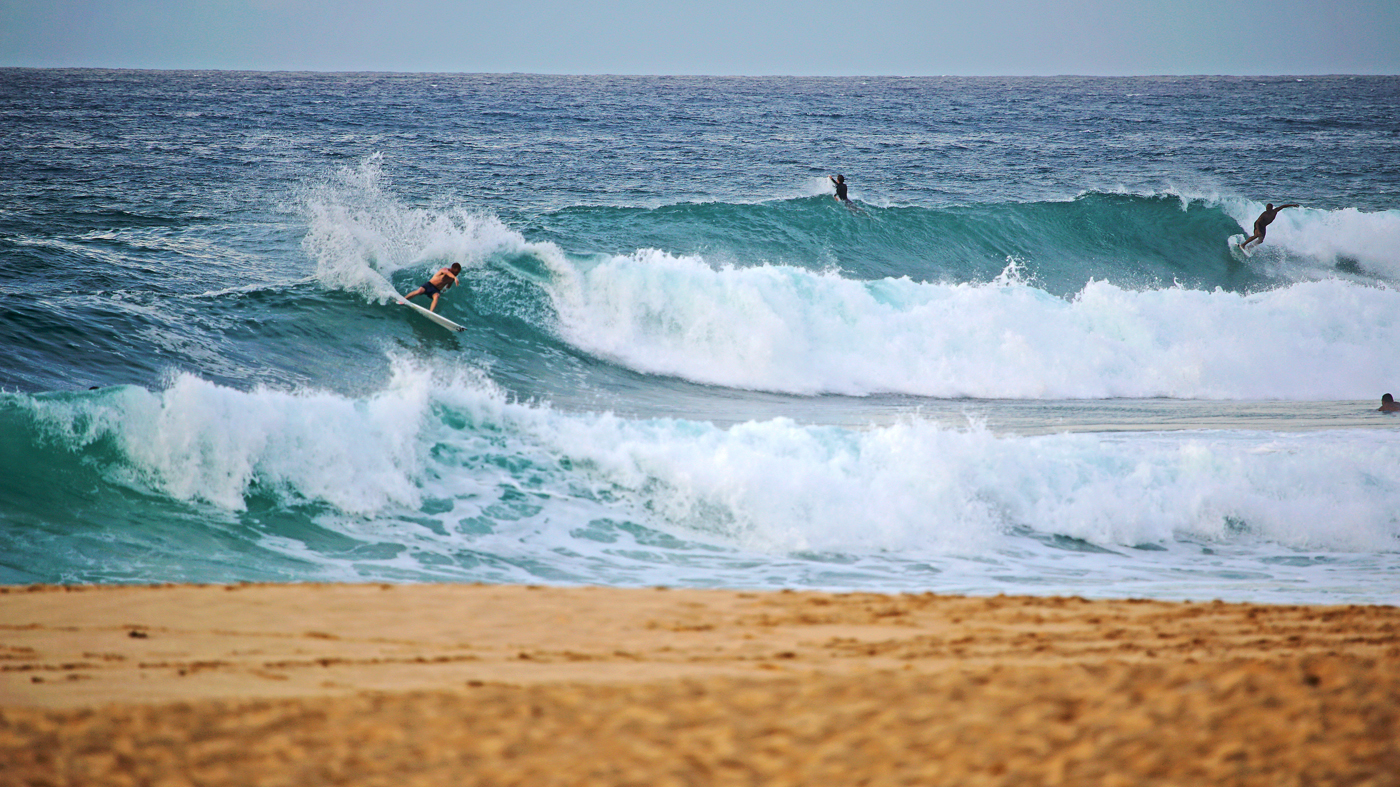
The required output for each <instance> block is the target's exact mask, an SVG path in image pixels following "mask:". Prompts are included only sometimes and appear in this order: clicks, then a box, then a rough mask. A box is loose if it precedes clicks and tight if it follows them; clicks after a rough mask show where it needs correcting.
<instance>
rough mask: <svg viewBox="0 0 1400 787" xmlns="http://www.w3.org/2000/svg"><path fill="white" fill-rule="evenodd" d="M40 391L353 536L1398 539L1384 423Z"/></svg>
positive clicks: (778, 550) (428, 377)
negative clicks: (640, 530)
mask: <svg viewBox="0 0 1400 787" xmlns="http://www.w3.org/2000/svg"><path fill="white" fill-rule="evenodd" d="M35 407H36V409H37V410H38V411H39V414H40V415H41V417H42V418H43V419H44V420H45V421H47V422H48V423H50V424H52V425H54V426H55V427H56V428H57V431H58V433H59V434H60V435H62V437H63V439H64V440H65V441H67V442H69V443H70V444H72V445H75V446H76V445H86V444H90V443H93V442H95V441H96V440H98V439H102V438H111V439H113V440H114V441H115V443H116V444H117V445H118V446H119V447H120V450H121V451H122V453H123V454H124V455H125V457H126V460H127V461H126V464H125V465H124V466H123V467H121V468H117V469H114V470H113V471H112V472H114V473H115V472H118V471H119V472H120V473H121V474H123V475H124V476H125V478H126V483H133V484H137V485H138V486H140V487H141V488H144V489H148V490H151V491H154V492H157V493H160V494H164V495H168V496H170V497H172V498H175V499H178V500H189V501H203V502H206V503H210V504H213V505H216V506H219V507H222V508H227V509H230V510H235V511H236V510H241V509H242V508H243V507H244V506H245V505H246V499H247V497H248V496H249V495H252V494H257V493H262V494H272V495H276V496H280V497H282V498H283V499H284V500H285V501H287V502H288V503H291V504H295V503H296V502H297V501H313V502H316V503H318V504H322V505H328V506H330V507H332V508H333V509H334V510H338V511H340V512H342V513H343V514H345V515H347V516H349V517H350V519H349V520H347V521H348V522H349V523H350V524H349V525H347V526H348V527H351V528H353V529H358V530H360V531H362V532H358V533H357V535H360V536H363V535H364V532H363V531H364V530H365V529H366V528H367V529H369V530H370V531H374V532H375V533H376V534H377V535H378V536H380V537H381V538H382V537H384V534H385V533H386V532H391V531H393V530H394V529H395V528H398V527H400V526H399V525H397V524H395V523H396V522H398V521H399V517H401V516H403V515H406V514H412V515H413V516H415V517H419V518H421V517H422V516H425V515H426V516H430V517H434V518H438V519H440V521H441V527H440V528H439V530H440V532H441V533H443V534H444V535H446V534H450V533H456V532H460V526H461V523H463V522H467V521H472V522H480V523H485V526H486V527H488V528H494V527H496V526H497V525H501V524H505V525H512V526H514V525H515V524H518V523H520V522H522V521H526V522H532V523H533V524H532V525H531V527H532V528H545V529H546V530H552V531H553V532H556V536H554V537H552V538H553V539H554V541H553V542H552V543H550V544H549V547H550V548H556V547H557V548H564V547H566V546H567V543H566V542H569V541H570V540H571V538H570V537H569V536H568V535H567V534H568V533H570V532H571V531H572V530H573V529H575V528H579V527H584V526H587V525H588V524H589V523H590V522H594V521H597V520H599V519H611V520H617V521H633V522H637V523H639V524H641V525H644V526H646V527H651V528H660V529H662V530H664V531H667V532H671V533H675V534H680V535H683V536H685V537H689V538H698V539H703V540H709V541H712V542H714V543H719V544H723V545H727V546H728V547H730V548H737V549H741V550H744V551H748V552H753V553H760V554H784V553H790V552H793V551H800V550H817V551H826V552H840V553H849V554H880V553H886V552H894V553H909V554H959V555H971V556H976V555H990V554H992V553H994V552H995V551H996V550H998V549H1001V548H1004V547H1005V546H1006V539H1007V538H1008V535H1009V534H1014V533H1017V532H1023V531H1024V532H1029V533H1039V534H1045V535H1054V536H1067V537H1072V538H1077V539H1083V540H1085V541H1088V542H1092V543H1096V544H1102V545H1109V546H1115V545H1116V546H1122V545H1136V544H1142V543H1172V542H1174V541H1177V540H1180V539H1190V540H1197V541H1204V542H1214V543H1222V544H1230V543H1237V544H1238V543H1255V542H1262V543H1272V544H1276V545H1281V546H1285V547H1289V548H1298V549H1314V550H1317V549H1321V550H1349V551H1357V552H1391V551H1395V550H1396V548H1397V544H1398V543H1400V542H1398V541H1397V539H1400V514H1397V512H1400V432H1396V431H1394V430H1361V431H1356V430H1351V431H1344V430H1337V431H1317V432H1305V433H1272V432H1250V431H1217V432H1180V433H1136V434H1113V435H1099V434H1084V433H1080V434H1051V435H1042V436H1036V437H1021V436H1014V435H995V434H993V433H991V432H989V431H987V430H985V429H983V428H980V427H978V426H976V425H975V424H974V425H969V426H967V427H964V428H949V427H947V426H944V425H940V424H938V423H935V422H932V421H926V420H921V419H918V418H911V419H909V420H906V421H903V422H900V423H896V424H892V425H888V426H882V427H870V428H864V429H847V428H841V427H835V426H813V425H803V424H798V423H795V422H793V421H790V420H787V419H784V418H779V419H773V420H769V421H756V422H749V423H745V424H740V425H737V426H734V427H732V428H729V429H722V428H719V427H717V426H714V425H712V424H708V423H704V422H694V421H683V420H668V419H657V420H632V419H624V418H619V417H616V416H612V415H609V414H598V413H564V412H559V411H555V410H553V409H551V408H549V407H547V406H539V405H527V404H520V403H511V402H509V401H507V399H506V398H505V397H504V395H503V394H501V393H500V392H499V391H497V390H496V389H494V388H493V387H492V386H491V385H490V384H489V383H487V382H485V381H483V380H481V379H480V378H476V377H473V376H471V375H459V376H456V377H454V378H442V377H439V376H436V375H434V374H431V373H428V372H426V371H421V370H414V369H412V368H409V367H407V366H400V368H399V370H398V372H397V373H396V374H395V378H394V381H393V382H392V383H391V384H390V385H389V386H388V387H387V388H386V389H385V390H384V391H382V392H381V393H379V394H377V395H375V396H372V397H369V398H366V399H362V400H354V399H349V398H345V397H342V396H339V395H335V394H330V393H314V392H304V393H297V394H292V393H282V392H275V391H268V390H254V391H249V392H240V391H235V390H232V389H228V388H224V387H221V386H218V385H215V384H213V383H209V382H205V381H202V380H199V379H198V378H194V377H189V376H181V377H179V378H177V379H175V380H174V381H173V382H172V384H171V386H170V387H169V388H167V389H166V390H165V391H162V392H158V393H151V392H146V391H144V390H142V389H136V388H130V389H125V390H124V391H123V392H122V393H121V395H119V396H109V397H103V398H102V399H100V400H95V401H88V402H86V403H85V404H82V405H77V404H71V403H66V404H55V403H38V404H36V405H35ZM427 501H440V502H438V503H435V504H433V505H431V506H427V507H426V508H425V507H424V506H425V505H426V502H427ZM441 501H446V502H445V503H444V502H441ZM385 528H388V530H387V531H386V530H385ZM400 535H401V534H400ZM389 538H397V536H389ZM576 546H577V545H575V547H576ZM575 547H569V548H575Z"/></svg>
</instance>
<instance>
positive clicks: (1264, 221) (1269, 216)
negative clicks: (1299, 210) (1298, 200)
mask: <svg viewBox="0 0 1400 787" xmlns="http://www.w3.org/2000/svg"><path fill="white" fill-rule="evenodd" d="M1296 207H1298V206H1297V205H1295V204H1293V203H1289V204H1287V205H1280V206H1278V207H1277V208H1275V207H1274V203H1272V202H1270V203H1268V204H1267V205H1265V206H1264V212H1263V213H1260V214H1259V218H1257V219H1255V220H1254V234H1253V235H1250V236H1249V237H1248V238H1245V239H1244V242H1243V243H1241V244H1240V249H1241V250H1243V249H1244V247H1246V246H1248V245H1249V244H1250V243H1252V242H1254V241H1256V240H1257V241H1259V245H1260V246H1263V245H1264V231H1265V229H1267V228H1268V226H1269V225H1270V224H1273V223H1274V217H1275V216H1278V212H1279V211H1281V210H1283V209H1284V208H1296Z"/></svg>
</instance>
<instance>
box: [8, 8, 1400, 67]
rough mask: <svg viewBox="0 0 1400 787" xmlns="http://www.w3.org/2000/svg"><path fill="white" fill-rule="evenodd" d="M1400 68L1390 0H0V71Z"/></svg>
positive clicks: (1396, 14) (1398, 11) (1399, 16)
mask: <svg viewBox="0 0 1400 787" xmlns="http://www.w3.org/2000/svg"><path fill="white" fill-rule="evenodd" d="M5 66H24V67H98V68H148V69H223V70H259V71H398V72H447V73H511V72H524V73H541V74H710V75H770V74H781V75H794V76H809V75H830V76H876V75H890V76H937V75H965V76H983V75H1016V76H1039V75H1057V74H1082V75H1109V76H1118V75H1149V74H1173V75H1174V74H1239V75H1256V74H1271V75H1308V74H1400V0H1274V1H1273V2H1265V1H1263V0H801V1H800V2H799V1H797V0H692V1H691V2H667V0H593V1H592V2H578V1H577V0H508V1H507V0H494V1H493V2H484V1H483V0H0V67H5Z"/></svg>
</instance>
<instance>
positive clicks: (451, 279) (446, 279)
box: [403, 262, 462, 312]
mask: <svg viewBox="0 0 1400 787" xmlns="http://www.w3.org/2000/svg"><path fill="white" fill-rule="evenodd" d="M461 272H462V266H461V264H460V263H456V262H454V263H452V267H451V268H442V269H440V270H438V272H437V273H434V274H433V277H432V278H431V279H428V280H427V281H426V282H424V283H423V286H422V287H419V288H418V289H416V290H414V291H413V292H410V293H409V294H407V295H405V296H403V299H404V300H408V299H410V298H414V297H417V296H419V295H431V296H432V297H433V302H432V304H431V305H429V306H428V311H430V312H435V311H437V302H438V296H440V295H442V291H443V290H445V289H447V288H448V287H451V286H452V285H454V284H456V283H457V274H459V273H461Z"/></svg>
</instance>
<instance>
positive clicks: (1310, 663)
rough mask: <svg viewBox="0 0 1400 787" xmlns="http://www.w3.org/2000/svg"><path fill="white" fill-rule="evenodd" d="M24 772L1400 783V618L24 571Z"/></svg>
mask: <svg viewBox="0 0 1400 787" xmlns="http://www.w3.org/2000/svg"><path fill="white" fill-rule="evenodd" d="M0 784H4V785H11V784H14V785H39V784H43V785H102V784H200V785H225V784H227V785H250V784H259V785H280V784H286V785H307V784H365V785H380V784H382V785H415V784H442V785H553V784H559V785H575V784H578V785H584V784H597V785H648V786H651V785H728V784H742V785H784V784H794V785H795V784H807V785H856V784H870V785H884V784H911V785H912V784H919V785H927V784H957V785H980V784H989V785H991V784H1006V785H1012V784H1069V785H1076V784H1104V785H1112V784H1122V785H1158V784H1160V785H1167V784H1212V785H1217V784H1239V785H1253V784H1259V785H1266V784H1267V785H1277V784H1336V785H1365V784H1372V785H1397V784H1400V609H1397V608H1395V607H1379V606H1349V607H1321V606H1263V605H1249V604H1222V603H1167V602H1149V601H1085V600H1082V599H1067V598H1022V597H996V598H964V597H954V596H934V595H877V594H825V593H805V592H804V593H790V592H738V591H701V590H665V589H645V590H639V589H627V590H624V589H609V588H567V589H561V588H532V587H519V586H483V585H474V586H468V585H410V586H391V585H237V586H228V587H224V586H164V587H80V588H53V587H38V588H17V587H10V588H0Z"/></svg>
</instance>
